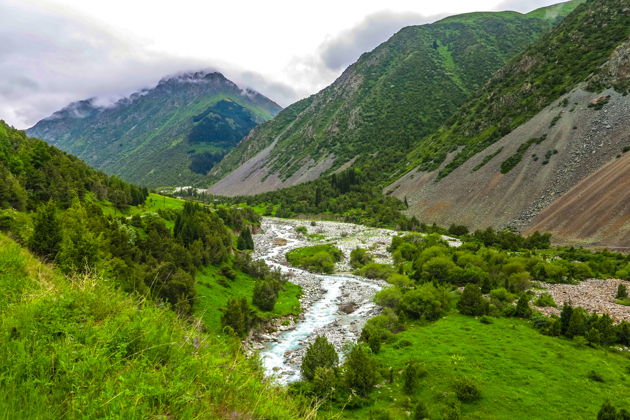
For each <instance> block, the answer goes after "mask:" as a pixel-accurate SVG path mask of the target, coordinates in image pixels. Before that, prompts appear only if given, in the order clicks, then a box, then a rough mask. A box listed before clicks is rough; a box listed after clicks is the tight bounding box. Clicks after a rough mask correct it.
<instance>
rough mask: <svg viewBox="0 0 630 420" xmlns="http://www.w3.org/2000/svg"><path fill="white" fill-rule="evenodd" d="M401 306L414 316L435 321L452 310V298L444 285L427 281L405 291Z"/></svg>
mask: <svg viewBox="0 0 630 420" xmlns="http://www.w3.org/2000/svg"><path fill="white" fill-rule="evenodd" d="M400 306H401V309H402V310H403V311H404V312H405V313H406V314H407V315H409V316H410V317H412V318H415V319H426V320H429V321H434V320H436V319H438V318H440V317H442V316H444V315H446V313H447V312H448V311H449V310H450V308H451V299H450V296H449V294H448V291H447V290H446V289H444V288H443V287H436V286H434V285H433V284H432V283H425V284H423V285H421V286H419V287H417V288H415V289H413V290H410V291H408V292H407V293H405V294H404V295H403V299H402V301H401V305H400Z"/></svg>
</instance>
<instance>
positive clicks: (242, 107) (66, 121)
mask: <svg viewBox="0 0 630 420" xmlns="http://www.w3.org/2000/svg"><path fill="white" fill-rule="evenodd" d="M280 109H281V108H280V106H279V105H277V104H276V103H274V102H273V101H271V100H269V99H268V98H266V97H264V96H263V95H261V94H259V93H257V92H255V91H253V90H251V89H241V88H240V87H239V86H237V85H236V84H234V83H232V82H231V81H230V80H228V79H226V78H225V77H224V76H223V75H222V74H220V73H216V72H195V73H184V74H179V75H175V76H171V77H167V78H164V79H162V80H161V81H160V82H159V83H158V84H157V86H156V87H154V88H152V89H145V90H141V91H139V92H136V93H134V94H132V95H131V96H129V97H127V98H123V99H121V100H119V101H118V102H116V103H115V104H113V105H111V106H102V105H99V104H98V101H97V100H96V99H87V100H83V101H79V102H75V103H72V104H70V105H68V106H67V107H65V108H63V109H62V110H60V111H57V112H55V113H54V114H53V115H51V116H50V117H48V118H46V119H44V120H42V121H40V122H38V123H37V124H36V125H35V126H34V127H32V128H31V129H29V130H28V133H29V135H31V136H34V137H39V138H42V139H44V140H46V141H47V142H49V143H51V144H53V145H55V146H57V147H59V148H60V149H62V150H65V151H67V152H69V153H72V154H74V155H76V156H78V157H79V158H81V159H83V160H85V161H86V162H87V163H88V164H90V165H92V166H93V167H95V168H98V169H102V170H103V171H105V172H107V173H110V174H114V175H118V176H120V177H121V178H123V179H125V180H128V181H132V182H135V183H139V184H144V185H147V186H151V187H156V186H169V185H190V184H193V183H195V182H199V181H200V180H203V179H204V178H205V174H206V173H207V172H208V171H209V170H210V168H212V166H213V165H214V164H216V162H218V161H219V160H220V159H221V158H222V157H223V155H224V154H225V153H226V152H227V151H228V150H230V149H231V148H232V147H234V146H235V145H236V144H237V143H238V141H239V140H241V138H243V137H244V136H245V135H247V133H249V131H250V130H251V129H252V128H253V127H255V126H256V125H258V124H260V123H262V122H264V121H267V120H269V119H271V118H272V117H273V116H274V115H276V114H277V113H278V112H279V111H280Z"/></svg>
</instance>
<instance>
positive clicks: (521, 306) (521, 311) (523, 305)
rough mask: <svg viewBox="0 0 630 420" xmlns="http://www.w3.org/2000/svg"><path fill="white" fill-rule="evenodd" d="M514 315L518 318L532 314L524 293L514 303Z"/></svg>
mask: <svg viewBox="0 0 630 420" xmlns="http://www.w3.org/2000/svg"><path fill="white" fill-rule="evenodd" d="M515 315H516V316H517V317H519V318H529V317H530V316H532V308H530V307H529V300H528V299H527V297H526V296H525V295H521V297H520V298H519V300H518V302H517V303H516V311H515Z"/></svg>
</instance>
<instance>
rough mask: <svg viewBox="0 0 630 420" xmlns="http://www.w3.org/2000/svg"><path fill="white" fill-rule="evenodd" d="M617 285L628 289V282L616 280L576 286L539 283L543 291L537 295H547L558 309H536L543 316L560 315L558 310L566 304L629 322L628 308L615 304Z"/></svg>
mask: <svg viewBox="0 0 630 420" xmlns="http://www.w3.org/2000/svg"><path fill="white" fill-rule="evenodd" d="M619 284H625V285H626V287H627V288H628V289H630V281H626V280H617V279H607V280H601V279H588V280H584V281H582V282H580V283H578V284H550V283H541V284H540V285H541V287H542V288H543V289H541V290H539V291H538V294H541V293H545V292H546V293H549V294H550V295H551V297H553V300H554V301H555V302H556V305H557V306H558V307H557V308H553V307H545V308H539V307H537V308H536V309H538V310H540V311H541V312H542V313H544V314H545V315H560V309H561V308H562V305H564V303H565V302H566V303H570V304H571V305H573V306H580V307H582V308H584V309H586V310H587V311H589V312H595V313H598V314H608V315H610V317H611V318H612V319H613V320H614V321H615V322H621V321H628V322H630V306H624V305H619V304H617V303H615V301H616V298H615V296H616V294H617V287H619Z"/></svg>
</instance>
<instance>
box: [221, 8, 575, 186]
mask: <svg viewBox="0 0 630 420" xmlns="http://www.w3.org/2000/svg"><path fill="white" fill-rule="evenodd" d="M573 7H574V4H573V3H572V4H570V5H568V6H565V7H562V8H558V7H555V6H554V9H553V11H554V13H551V14H549V15H548V14H545V13H543V12H542V11H537V12H534V13H532V14H530V15H523V14H520V13H516V12H501V13H471V14H466V15H461V16H454V17H449V18H446V19H443V20H441V21H439V22H436V23H433V24H430V25H422V26H411V27H407V28H404V29H402V30H401V31H399V32H398V33H397V34H395V35H394V36H393V37H392V38H391V39H389V40H388V41H387V42H385V43H383V44H381V45H380V46H378V47H377V48H376V49H375V50H373V51H371V52H369V53H365V54H363V55H362V56H361V58H360V59H359V60H358V61H357V62H356V63H354V64H353V65H351V66H350V67H349V68H348V69H347V70H346V71H344V73H343V74H342V75H341V76H340V77H339V78H338V79H337V80H336V81H335V82H334V83H333V84H332V85H330V86H329V87H327V88H326V89H324V90H322V91H321V92H319V93H317V94H315V95H313V96H311V97H309V98H307V99H304V100H302V101H300V102H298V103H296V104H294V105H292V106H290V107H288V108H287V109H285V110H284V111H283V112H281V113H280V114H279V115H278V116H277V117H276V118H274V119H273V120H272V121H270V122H268V123H266V124H263V125H261V126H260V127H258V128H256V129H255V130H254V131H253V133H252V135H250V136H249V137H248V139H247V140H245V141H244V142H242V143H241V144H240V145H239V146H238V147H237V148H236V149H235V150H234V151H233V152H231V153H230V154H229V155H228V156H227V157H226V158H225V159H224V160H223V161H222V162H221V163H220V164H219V165H217V166H216V167H215V168H214V169H213V170H212V171H211V175H212V176H211V179H212V180H218V179H220V178H221V177H223V176H225V175H227V174H228V173H230V172H231V171H232V170H234V169H236V168H237V167H238V166H239V165H240V164H242V163H243V162H245V161H246V160H247V159H249V158H251V157H253V156H254V155H255V154H256V153H258V152H260V151H261V150H263V149H264V148H265V147H267V146H269V145H270V144H272V143H273V142H274V141H275V142H276V144H275V147H274V148H273V150H272V151H271V154H270V155H269V157H268V158H267V161H266V164H265V168H266V169H267V170H268V173H269V174H272V173H273V174H277V175H278V176H280V177H281V178H283V179H286V178H288V177H289V176H291V175H292V174H294V173H295V172H296V171H298V170H299V169H300V168H301V167H302V166H303V165H305V163H307V162H309V160H310V159H312V160H313V161H316V162H317V161H320V160H322V159H324V158H329V159H332V162H333V163H332V166H330V168H328V171H329V172H330V171H333V170H335V169H337V168H339V167H340V166H341V165H343V164H344V163H346V162H349V161H350V160H351V159H355V160H354V161H353V162H354V163H355V165H359V166H370V165H371V164H372V163H373V162H375V160H374V159H373V157H374V154H375V153H378V159H377V160H376V162H377V163H378V170H379V173H380V177H381V178H382V179H386V178H387V177H388V174H389V172H391V170H392V169H393V168H394V166H395V164H399V163H400V161H401V160H403V159H404V157H405V153H406V152H407V151H408V150H409V149H410V148H411V147H412V146H413V145H414V144H415V143H416V142H417V141H418V140H419V139H421V138H423V137H425V136H426V135H428V134H430V133H431V132H433V131H434V130H435V129H437V128H438V127H439V126H440V125H441V124H442V123H443V122H444V121H446V119H448V118H449V117H450V116H451V115H452V114H453V113H454V112H455V111H456V110H457V109H458V108H459V107H460V106H461V105H462V104H463V103H464V102H465V100H466V99H467V98H468V97H469V96H470V95H471V94H472V93H473V92H474V91H475V90H476V89H478V88H479V87H481V86H482V85H483V84H484V83H485V82H486V81H487V80H488V79H489V78H490V76H491V75H492V74H493V73H494V72H495V71H497V70H498V69H499V68H501V67H502V66H503V65H504V64H505V63H506V62H507V61H508V60H509V59H511V58H512V57H513V56H515V55H516V54H518V53H520V52H522V51H523V50H524V49H525V48H526V47H527V46H528V45H529V44H530V43H531V42H533V41H534V40H537V39H538V38H539V37H540V36H541V35H542V34H543V33H544V32H545V31H547V30H548V29H550V28H551V27H553V25H554V24H555V23H556V22H557V20H558V19H559V18H560V17H562V16H563V15H565V14H566V13H568V12H569V11H570V10H571V9H572V8H573ZM375 170H376V169H375ZM253 181H255V180H253ZM238 187H239V186H238V185H235V186H234V190H235V191H236V190H238Z"/></svg>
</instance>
